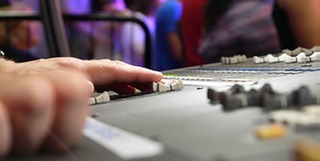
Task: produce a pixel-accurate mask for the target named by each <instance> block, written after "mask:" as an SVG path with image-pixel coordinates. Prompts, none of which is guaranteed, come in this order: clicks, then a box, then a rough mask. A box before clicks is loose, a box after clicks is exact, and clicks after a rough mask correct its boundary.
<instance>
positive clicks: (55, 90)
mask: <svg viewBox="0 0 320 161" xmlns="http://www.w3.org/2000/svg"><path fill="white" fill-rule="evenodd" d="M8 64H9V65H7V66H6V67H5V69H3V70H1V74H2V77H1V78H0V157H3V156H5V155H6V154H8V153H9V152H13V153H19V154H21V153H22V154H32V153H34V152H36V151H37V150H38V149H39V148H45V149H50V150H54V151H61V150H64V149H67V148H68V147H72V146H73V145H75V144H76V143H77V142H78V140H79V139H80V137H81V134H82V128H83V125H84V121H85V118H86V116H87V114H88V109H89V108H87V103H88V102H87V101H88V98H89V97H90V96H91V95H92V92H93V84H94V85H95V86H96V87H99V88H100V89H102V90H104V89H113V88H115V87H118V90H119V92H128V90H129V89H131V87H130V86H131V85H132V86H134V87H141V84H144V85H147V86H148V87H149V85H148V84H150V85H151V84H152V82H158V81H160V80H161V79H162V74H161V73H159V72H154V71H151V70H148V69H145V68H140V67H135V66H131V65H128V64H125V63H122V62H119V61H110V60H92V61H83V60H79V59H76V58H52V59H43V60H37V61H31V62H26V63H8ZM128 85H129V86H128Z"/></svg>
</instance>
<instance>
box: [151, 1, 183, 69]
mask: <svg viewBox="0 0 320 161" xmlns="http://www.w3.org/2000/svg"><path fill="white" fill-rule="evenodd" d="M181 15H182V4H181V2H180V0H167V1H166V2H164V3H163V4H162V5H161V6H160V8H159V10H158V12H157V14H156V31H155V39H156V40H155V43H156V45H155V53H154V55H153V63H154V64H153V68H154V69H156V70H159V71H162V70H169V69H175V68H180V67H183V66H184V57H183V47H182V41H181V37H180V36H181V35H180V34H181V33H180V30H179V22H180V20H181Z"/></svg>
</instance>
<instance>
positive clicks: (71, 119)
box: [0, 71, 93, 158]
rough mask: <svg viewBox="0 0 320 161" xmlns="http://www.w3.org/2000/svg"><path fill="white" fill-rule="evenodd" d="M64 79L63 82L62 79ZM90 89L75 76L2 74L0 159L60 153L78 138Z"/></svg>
mask: <svg viewBox="0 0 320 161" xmlns="http://www.w3.org/2000/svg"><path fill="white" fill-rule="evenodd" d="M61 78H63V79H61ZM92 91H93V86H92V84H91V83H90V82H89V81H88V80H87V78H86V76H85V75H83V74H82V73H78V72H75V71H73V72H68V71H65V72H52V73H46V74H42V75H16V74H12V73H1V78H0V158H1V157H5V155H7V154H8V153H13V154H33V153H34V152H36V151H37V150H38V149H39V148H44V149H50V150H53V151H61V150H64V149H67V148H68V147H72V146H73V145H75V144H76V143H77V142H78V140H79V139H80V137H81V134H82V128H83V124H84V121H85V118H86V116H87V115H88V111H89V108H87V99H88V97H89V96H90V95H91V94H92Z"/></svg>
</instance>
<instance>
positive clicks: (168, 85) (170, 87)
mask: <svg viewBox="0 0 320 161" xmlns="http://www.w3.org/2000/svg"><path fill="white" fill-rule="evenodd" d="M182 88H183V83H182V81H181V80H180V79H177V80H171V81H169V82H157V83H153V86H152V90H153V92H168V91H175V90H181V89H182Z"/></svg>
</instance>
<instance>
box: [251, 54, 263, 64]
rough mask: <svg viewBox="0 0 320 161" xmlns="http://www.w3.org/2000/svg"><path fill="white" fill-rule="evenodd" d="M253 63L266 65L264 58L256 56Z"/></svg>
mask: <svg viewBox="0 0 320 161" xmlns="http://www.w3.org/2000/svg"><path fill="white" fill-rule="evenodd" d="M253 62H254V63H255V64H261V63H264V59H263V58H260V57H258V56H254V57H253Z"/></svg>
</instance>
